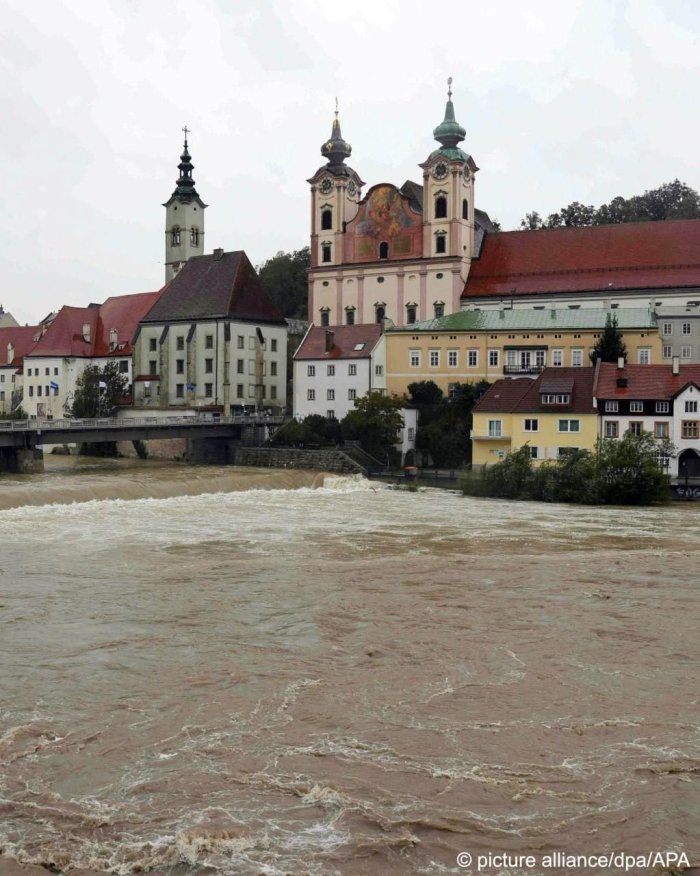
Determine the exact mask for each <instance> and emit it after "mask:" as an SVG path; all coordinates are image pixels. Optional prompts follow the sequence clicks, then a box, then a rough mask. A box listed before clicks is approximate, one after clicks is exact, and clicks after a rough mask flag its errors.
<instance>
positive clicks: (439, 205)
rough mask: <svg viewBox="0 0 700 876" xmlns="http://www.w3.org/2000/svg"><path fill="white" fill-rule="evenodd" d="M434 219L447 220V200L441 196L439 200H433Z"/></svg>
mask: <svg viewBox="0 0 700 876" xmlns="http://www.w3.org/2000/svg"><path fill="white" fill-rule="evenodd" d="M435 218H436V219H446V218H447V198H444V197H443V196H442V195H440V197H439V198H435Z"/></svg>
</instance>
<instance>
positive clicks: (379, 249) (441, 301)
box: [308, 90, 493, 326]
mask: <svg viewBox="0 0 700 876" xmlns="http://www.w3.org/2000/svg"><path fill="white" fill-rule="evenodd" d="M433 134H434V137H435V139H436V140H437V141H438V143H439V144H440V145H439V147H438V148H437V149H435V150H434V151H433V152H431V153H430V155H429V156H428V158H427V159H426V160H425V161H424V162H423V163H422V164H420V165H419V166H420V168H421V170H422V184H421V183H416V182H412V181H410V180H409V181H407V182H405V183H404V184H403V185H402V186H401V187H400V188H399V187H397V186H395V185H393V184H390V183H380V184H378V185H375V186H373V187H372V188H370V189H369V191H368V192H367V194H366V195H365V196H364V197H362V192H361V189H362V187H363V186H364V183H363V181H362V180H361V178H360V176H359V175H358V174H357V172H356V171H355V170H353V169H352V168H351V167H349V166H348V165H347V164H346V159H347V158H349V156H350V153H351V147H350V145H349V144H348V143H347V142H346V141H345V140H344V139H343V137H342V134H341V131H340V123H339V121H338V118H337V111H336V118H335V121H334V122H333V127H332V131H331V137H330V139H329V140H328V141H327V142H325V143H324V144H323V146H322V147H321V154H322V155H323V156H324V158H326V159H327V164H325V165H323V166H322V167H320V168H319V169H318V170H317V171H316V173H315V174H314V175H313V176H312V177H311V178H310V179H309V180H308V181H309V183H310V184H311V269H310V271H309V314H308V317H309V321H310V322H314V323H315V324H316V325H320V326H329V325H330V326H333V325H352V324H355V323H376V322H381V321H382V320H384V319H387V320H390V321H391V322H392V323H395V324H396V325H405V324H410V323H413V322H416V321H417V320H424V319H428V318H431V317H435V316H441V315H443V314H447V313H453V312H454V311H456V310H459V307H460V296H461V295H462V292H463V289H464V283H465V280H466V279H467V275H468V273H469V265H470V261H471V259H472V257H473V255H474V254H475V252H476V250H477V249H478V246H479V244H480V241H481V240H482V238H483V235H484V232H485V230H486V229H491V228H492V227H493V226H492V225H491V223H490V221H489V219H488V216H486V214H485V213H482V212H480V211H479V210H475V209H474V179H475V174H476V172H477V171H478V167H477V166H476V163H475V162H474V159H473V158H472V157H471V156H470V155H468V154H467V153H465V152H463V151H462V149H460V148H459V143H460V142H461V141H462V140H464V137H465V130H464V128H463V127H462V126H461V125H460V124H459V123H458V122H457V121H456V120H455V114H454V106H453V104H452V92H451V90H450V91H448V100H447V106H446V108H445V117H444V119H443V121H442V122H441V124H439V125H438V126H437V128H435V130H434V132H433Z"/></svg>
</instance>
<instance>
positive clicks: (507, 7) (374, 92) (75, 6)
mask: <svg viewBox="0 0 700 876" xmlns="http://www.w3.org/2000/svg"><path fill="white" fill-rule="evenodd" d="M699 37H700V2H698V0H629V2H627V0H581V2H578V0H551V2H550V0H530V2H528V3H523V2H522V0H489V2H487V3H484V2H481V0H479V2H477V0H461V2H460V3H449V4H441V3H427V2H425V0H371V2H370V0H367V2H365V0H354V2H353V0H346V2H341V3H338V2H331V0H277V2H270V0H168V2H163V0H68V2H62V0H4V3H3V27H2V36H1V37H0V40H1V41H2V42H1V45H0V65H1V67H0V69H1V71H2V76H1V78H0V95H1V97H0V101H1V106H0V109H1V111H2V119H3V122H4V134H3V137H2V143H1V144H0V150H1V154H2V175H3V181H2V210H1V212H0V221H1V223H2V228H1V229H0V241H1V243H0V259H1V265H2V286H1V288H0V304H2V305H3V306H4V308H5V310H9V311H10V312H11V313H12V314H13V315H14V316H15V318H16V319H17V320H18V321H19V322H20V323H25V322H30V323H35V322H36V321H38V320H39V319H41V318H43V317H44V316H45V315H46V314H47V313H48V312H49V311H51V310H57V309H58V308H59V307H60V306H61V305H63V304H73V305H79V306H85V305H87V304H88V303H89V302H91V301H103V300H104V299H105V298H107V297H109V296H110V295H120V294H126V293H129V292H143V291H149V290H154V289H158V288H160V286H161V285H162V283H163V276H164V269H163V250H164V220H165V210H164V208H163V207H162V204H163V202H164V201H166V200H167V199H168V197H169V196H170V194H171V193H172V191H173V189H174V186H175V180H176V178H177V174H178V171H177V164H178V162H179V154H180V151H181V146H182V131H181V129H182V127H183V125H187V126H188V127H189V128H190V129H191V134H190V152H191V154H192V160H193V162H194V165H195V170H194V178H195V180H196V184H197V190H198V192H199V195H200V197H201V198H202V199H203V200H204V202H205V203H207V204H209V208H208V210H207V213H206V240H205V247H206V251H207V252H211V250H212V249H214V248H215V247H224V248H225V249H227V250H233V249H243V250H245V251H246V252H247V254H248V256H249V258H250V259H251V261H252V262H253V263H254V264H260V263H261V262H263V261H264V260H265V259H267V258H269V257H271V256H272V255H274V254H275V253H276V252H278V251H279V250H293V249H299V248H300V247H302V246H305V245H306V244H307V243H308V222H309V201H308V185H307V183H306V179H307V178H308V177H309V176H311V175H312V174H313V173H314V172H315V170H316V169H317V168H318V167H319V166H320V165H321V164H323V163H324V162H323V160H322V158H321V155H320V153H319V148H320V146H321V143H322V142H323V141H324V139H326V138H327V136H328V135H329V133H330V127H331V121H332V118H333V107H334V100H335V97H336V95H337V96H338V99H339V102H340V119H341V124H342V130H343V135H344V137H345V139H346V140H347V141H348V142H349V143H350V144H351V145H352V149H353V152H352V157H351V159H350V161H349V163H350V164H351V166H352V167H354V169H355V170H356V171H357V172H358V173H359V174H360V176H361V177H362V178H363V179H364V180H365V182H366V183H367V184H368V185H374V184H375V183H379V182H392V183H395V184H397V185H401V184H402V183H403V182H404V180H406V179H408V178H411V179H415V180H418V181H419V180H420V179H421V177H420V173H421V172H420V170H419V168H418V167H417V165H418V163H419V162H421V161H424V160H425V159H426V157H427V156H428V154H429V153H430V152H431V151H432V149H433V147H434V145H435V144H434V142H433V140H432V130H433V128H434V127H435V126H436V125H437V124H438V123H439V122H440V121H441V119H442V116H443V112H444V105H445V96H446V95H445V92H446V80H447V77H448V76H453V77H454V85H453V90H454V97H453V100H454V104H455V110H456V115H457V119H458V121H459V122H460V123H461V124H462V125H463V126H464V127H465V128H466V130H467V138H466V141H465V143H463V144H462V145H463V148H464V149H465V150H466V151H467V152H469V153H470V154H471V155H472V156H473V157H474V159H475V161H476V163H477V165H478V166H479V167H480V168H481V170H480V172H479V174H478V176H477V180H476V185H477V188H476V206H477V207H479V208H481V209H482V210H486V211H487V212H488V213H489V214H490V215H491V217H492V218H497V219H499V220H500V221H501V223H502V225H503V228H504V229H506V230H508V229H514V228H517V226H518V224H519V222H520V219H521V218H522V217H523V216H524V214H525V213H526V212H528V211H530V210H538V211H539V212H540V213H542V214H544V215H546V214H547V213H550V212H553V211H555V210H557V209H559V208H560V207H562V206H564V205H565V204H568V203H570V202H571V201H574V200H580V201H583V202H584V203H592V204H595V205H596V206H597V205H599V204H601V203H603V202H606V201H609V200H610V199H611V198H612V197H614V196H615V195H618V194H620V195H624V196H627V197H628V196H631V195H634V194H638V193H641V192H643V191H644V190H645V189H649V188H655V187H657V186H658V185H660V184H661V183H664V182H668V181H670V180H672V179H674V178H676V177H678V178H679V179H681V180H682V181H684V182H686V183H688V185H691V186H692V187H693V188H696V189H700V169H699V163H698V154H699V153H698V143H699V141H700V136H699V134H700V122H699V121H698V116H699V114H698V107H700V76H699V75H698V73H699V72H700V71H699V69H698V68H699V66H700V38H699Z"/></svg>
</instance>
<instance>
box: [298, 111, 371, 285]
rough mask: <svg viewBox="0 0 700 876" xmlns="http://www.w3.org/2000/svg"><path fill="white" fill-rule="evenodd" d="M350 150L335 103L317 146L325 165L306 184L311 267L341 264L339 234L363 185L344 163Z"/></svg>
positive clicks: (341, 249) (342, 232)
mask: <svg viewBox="0 0 700 876" xmlns="http://www.w3.org/2000/svg"><path fill="white" fill-rule="evenodd" d="M351 152H352V147H351V146H350V144H349V143H346V142H345V140H343V135H342V133H341V131H340V122H339V120H338V101H337V99H336V106H335V119H334V120H333V126H332V128H331V136H330V139H329V140H326V142H325V143H324V144H323V145H322V146H321V155H323V157H324V158H325V159H327V164H325V165H323V166H322V167H320V168H319V169H318V170H317V171H316V173H315V174H314V175H313V176H312V177H311V179H309V180H307V182H309V183H310V184H311V267H312V268H314V267H318V266H325V267H330V266H331V265H341V264H342V263H343V261H344V252H343V234H344V232H345V226H346V225H347V223H348V222H349V221H350V220H351V219H353V218H354V217H355V215H356V213H357V204H358V202H359V200H360V197H361V191H360V190H361V188H362V186H363V185H364V183H363V182H362V180H361V179H360V177H359V176H358V175H357V173H355V171H354V170H353V169H352V168H351V167H348V165H347V164H346V163H345V159H346V158H349V157H350V154H351Z"/></svg>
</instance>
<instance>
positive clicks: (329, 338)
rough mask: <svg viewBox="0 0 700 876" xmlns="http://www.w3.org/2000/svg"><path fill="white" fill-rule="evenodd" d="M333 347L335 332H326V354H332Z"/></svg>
mask: <svg viewBox="0 0 700 876" xmlns="http://www.w3.org/2000/svg"><path fill="white" fill-rule="evenodd" d="M333 347H335V332H331V331H326V353H330V351H331V350H332V349H333Z"/></svg>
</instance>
